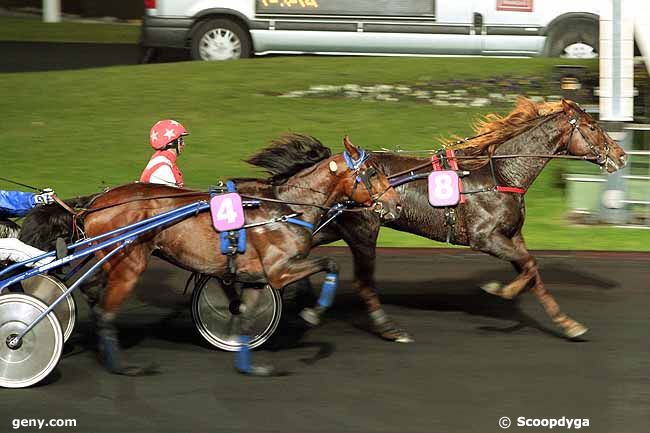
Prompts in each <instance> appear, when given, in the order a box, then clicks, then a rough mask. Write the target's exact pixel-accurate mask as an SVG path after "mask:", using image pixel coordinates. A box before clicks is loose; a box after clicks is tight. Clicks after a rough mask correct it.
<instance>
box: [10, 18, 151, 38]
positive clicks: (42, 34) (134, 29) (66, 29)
mask: <svg viewBox="0 0 650 433" xmlns="http://www.w3.org/2000/svg"><path fill="white" fill-rule="evenodd" d="M139 34H140V27H139V26H137V25H132V24H99V23H79V22H60V23H44V22H42V21H40V20H39V19H37V18H13V17H2V18H0V41H28V42H88V43H113V44H135V43H137V42H138V37H139Z"/></svg>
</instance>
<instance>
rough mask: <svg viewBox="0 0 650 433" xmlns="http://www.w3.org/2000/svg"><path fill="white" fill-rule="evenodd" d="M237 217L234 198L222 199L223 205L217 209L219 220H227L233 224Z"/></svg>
mask: <svg viewBox="0 0 650 433" xmlns="http://www.w3.org/2000/svg"><path fill="white" fill-rule="evenodd" d="M236 219H237V213H236V212H235V209H234V206H233V203H232V199H231V198H224V199H223V200H222V201H221V205H220V206H219V209H218V210H217V220H218V221H227V222H228V224H232V223H234V222H235V220H236Z"/></svg>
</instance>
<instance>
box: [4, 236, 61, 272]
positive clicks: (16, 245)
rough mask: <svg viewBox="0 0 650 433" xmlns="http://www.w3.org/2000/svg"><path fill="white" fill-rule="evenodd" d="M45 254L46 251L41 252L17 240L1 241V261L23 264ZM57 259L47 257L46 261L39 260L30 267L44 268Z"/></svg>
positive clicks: (5, 239) (6, 239)
mask: <svg viewBox="0 0 650 433" xmlns="http://www.w3.org/2000/svg"><path fill="white" fill-rule="evenodd" d="M45 253H46V251H41V250H39V249H38V248H34V247H32V246H29V245H27V244H26V243H24V242H21V241H19V240H18V239H16V238H3V239H0V260H10V261H12V262H22V261H24V260H27V259H30V258H32V257H36V256H40V255H42V254H45ZM55 259H56V257H47V258H45V259H41V260H39V261H38V262H36V263H32V264H31V265H30V267H37V266H43V265H46V264H48V263H50V262H51V261H53V260H55Z"/></svg>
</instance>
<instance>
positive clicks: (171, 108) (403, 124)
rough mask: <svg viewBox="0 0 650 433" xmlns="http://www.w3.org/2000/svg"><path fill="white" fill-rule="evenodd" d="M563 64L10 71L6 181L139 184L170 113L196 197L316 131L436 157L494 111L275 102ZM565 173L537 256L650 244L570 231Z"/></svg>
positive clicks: (553, 186) (241, 64) (544, 221)
mask: <svg viewBox="0 0 650 433" xmlns="http://www.w3.org/2000/svg"><path fill="white" fill-rule="evenodd" d="M556 63H557V60H554V59H490V58H481V59H478V58H444V59H443V58H331V57H295V56H294V57H275V58H261V59H253V60H244V61H237V62H223V63H222V62H215V63H207V62H183V63H177V64H159V65H146V66H132V67H113V68H101V69H95V70H85V71H67V72H47V73H27V74H4V75H3V76H2V80H1V81H0V94H2V95H3V96H4V104H3V109H2V116H1V117H0V128H1V129H2V131H3V150H4V161H9V162H10V163H8V164H6V167H5V168H3V170H2V176H3V177H8V178H11V179H15V180H17V181H21V182H24V183H29V184H34V185H38V186H52V187H54V188H55V189H56V190H57V191H58V192H59V193H60V195H62V196H64V197H67V196H72V195H78V194H85V193H92V192H95V191H97V190H98V189H99V188H101V187H103V186H107V185H117V184H121V183H125V182H129V181H132V180H135V179H137V178H138V177H139V175H140V172H141V170H142V168H143V167H144V165H145V164H146V162H147V161H148V158H149V156H150V149H149V147H148V131H149V128H150V127H151V125H152V124H153V123H154V122H155V121H156V120H158V119H160V118H175V119H177V120H179V121H181V122H183V123H184V124H185V126H186V127H187V128H188V129H189V130H190V132H191V135H190V137H189V138H188V140H187V143H188V144H187V146H186V152H185V153H184V154H183V155H182V157H181V158H180V160H179V165H180V166H181V168H182V169H183V171H184V174H185V178H186V181H187V182H188V184H189V185H190V186H192V187H196V188H206V187H207V186H208V185H211V184H215V183H216V182H217V181H218V180H219V179H226V178H228V177H233V176H249V175H255V174H259V173H258V172H256V171H255V170H253V169H252V168H251V167H248V166H246V165H245V164H244V163H242V162H241V160H242V159H243V158H245V157H246V156H248V155H250V154H251V153H253V152H254V151H255V150H257V149H259V148H261V147H262V146H264V145H265V144H267V143H268V141H269V140H270V139H272V138H274V137H277V136H279V135H281V134H283V133H286V132H288V131H293V132H303V133H308V134H311V135H314V136H316V137H318V138H319V139H321V140H322V141H323V142H324V143H326V144H327V145H329V146H330V147H332V149H333V150H334V151H335V152H336V151H340V150H341V149H342V146H341V140H342V137H343V135H345V134H349V135H350V136H351V138H352V140H353V142H355V143H357V144H359V145H361V146H364V147H367V148H371V149H372V148H374V149H377V148H380V147H388V148H391V147H394V146H395V145H398V144H399V145H400V146H401V147H402V148H404V149H431V148H435V147H437V146H438V138H439V137H442V136H448V135H450V134H458V135H467V134H470V133H471V128H470V124H471V121H472V119H474V118H476V117H478V116H480V115H483V114H485V113H486V112H487V111H488V110H486V109H470V108H466V109H463V108H457V107H434V106H431V105H430V104H421V103H416V102H392V103H391V102H364V101H359V100H350V99H340V98H303V99H285V98H278V97H275V96H268V95H269V94H272V93H281V92H286V91H290V90H303V89H307V88H308V87H309V86H310V85H317V84H335V85H337V84H339V85H340V84H347V83H356V84H362V85H370V84H379V83H386V84H397V83H401V84H406V85H408V84H412V83H417V82H421V81H431V80H439V81H444V80H448V79H451V78H487V77H491V76H499V75H523V76H532V75H541V76H547V77H549V76H550V74H551V71H552V67H553V65H554V64H556ZM563 63H564V61H563ZM587 64H588V65H589V66H590V67H595V66H596V63H595V62H589V63H587ZM585 164H586V163H585ZM562 170H563V165H562V164H561V163H559V162H554V163H552V164H550V165H549V167H547V169H546V170H545V171H544V173H543V175H542V176H541V178H540V179H538V181H537V182H536V183H535V184H534V186H533V188H532V189H531V190H530V191H529V193H528V194H527V197H526V201H527V205H528V216H527V222H526V226H525V230H524V234H525V236H526V238H527V240H528V243H529V245H530V247H531V248H535V249H542V248H543V249H615V250H644V251H647V250H649V249H650V242H649V241H650V233H648V232H647V231H637V230H617V229H611V228H575V227H569V226H566V224H565V218H564V213H565V201H564V196H563V190H562V189H561V184H560V182H559V179H560V178H561V172H562ZM3 186H4V187H10V185H7V184H3ZM381 244H382V245H390V246H398V245H399V246H444V244H439V243H434V242H432V241H430V240H427V239H423V238H417V237H414V236H410V235H407V234H404V233H399V232H393V231H388V230H386V231H384V232H383V233H382V237H381Z"/></svg>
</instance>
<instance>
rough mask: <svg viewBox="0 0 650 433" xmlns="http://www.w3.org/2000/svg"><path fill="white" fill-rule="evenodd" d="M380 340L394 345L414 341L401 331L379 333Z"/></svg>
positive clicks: (391, 330)
mask: <svg viewBox="0 0 650 433" xmlns="http://www.w3.org/2000/svg"><path fill="white" fill-rule="evenodd" d="M381 338H383V339H384V340H388V341H394V342H395V343H413V342H414V341H415V340H414V339H413V337H411V336H410V335H409V333H408V332H406V331H404V330H402V329H390V330H387V331H384V332H382V333H381Z"/></svg>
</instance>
